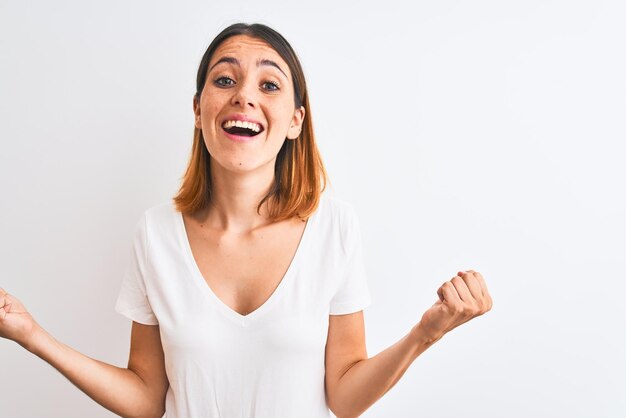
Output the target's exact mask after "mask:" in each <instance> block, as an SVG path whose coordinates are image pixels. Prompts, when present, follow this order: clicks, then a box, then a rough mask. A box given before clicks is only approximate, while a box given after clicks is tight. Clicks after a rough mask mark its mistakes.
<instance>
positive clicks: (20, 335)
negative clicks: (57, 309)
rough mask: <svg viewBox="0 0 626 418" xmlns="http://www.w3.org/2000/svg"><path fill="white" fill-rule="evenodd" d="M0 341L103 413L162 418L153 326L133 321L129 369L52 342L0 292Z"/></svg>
mask: <svg viewBox="0 0 626 418" xmlns="http://www.w3.org/2000/svg"><path fill="white" fill-rule="evenodd" d="M0 337H4V338H8V339H11V340H14V341H15V342H17V343H19V344H20V345H21V346H22V347H24V348H25V349H27V350H28V351H30V352H31V353H33V354H35V355H36V356H38V357H40V358H41V359H43V360H44V361H46V362H48V363H49V364H50V365H51V366H53V367H54V368H55V369H57V370H58V371H59V372H60V373H61V374H63V375H64V376H65V377H66V378H67V379H69V380H70V381H71V382H72V383H73V384H74V385H75V386H76V387H77V388H79V389H80V390H82V391H83V392H84V393H85V394H87V395H88V396H89V397H90V398H92V399H93V400H94V401H96V402H97V403H99V404H100V405H102V406H103V407H104V408H106V409H108V410H110V411H112V412H113V413H115V414H117V415H119V416H121V417H125V418H161V417H162V416H163V414H164V413H165V394H166V392H167V387H168V382H167V376H166V374H165V370H164V360H163V351H162V346H161V340H160V335H159V327H158V326H150V325H142V324H138V323H136V322H133V328H132V332H131V350H130V358H129V364H128V368H121V367H116V366H113V365H110V364H107V363H104V362H101V361H99V360H95V359H92V358H90V357H87V356H85V355H84V354H81V353H79V352H78V351H76V350H74V349H72V348H71V347H68V346H67V345H65V344H63V343H61V342H59V341H57V340H55V339H54V338H53V337H52V336H51V335H50V334H48V332H46V331H45V330H44V329H43V328H42V327H41V326H39V324H37V322H36V321H34V319H32V317H31V316H30V314H29V313H28V312H27V311H26V309H25V308H24V306H23V305H22V304H21V303H20V302H19V300H17V298H15V297H14V296H11V295H9V294H7V293H5V292H4V290H2V289H0Z"/></svg>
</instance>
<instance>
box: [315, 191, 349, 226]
mask: <svg viewBox="0 0 626 418" xmlns="http://www.w3.org/2000/svg"><path fill="white" fill-rule="evenodd" d="M318 210H319V211H320V212H321V214H322V216H323V217H330V218H337V219H339V220H340V222H341V220H343V219H347V218H348V219H349V218H353V217H355V216H356V210H355V206H354V204H353V203H352V202H350V201H348V200H346V199H345V198H343V197H339V196H337V195H335V194H330V193H323V194H322V195H321V196H320V203H319V207H318Z"/></svg>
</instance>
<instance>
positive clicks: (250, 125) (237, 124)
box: [223, 120, 261, 132]
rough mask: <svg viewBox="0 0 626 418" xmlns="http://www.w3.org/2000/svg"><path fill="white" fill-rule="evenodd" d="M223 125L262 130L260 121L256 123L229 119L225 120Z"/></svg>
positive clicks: (225, 126) (255, 130)
mask: <svg viewBox="0 0 626 418" xmlns="http://www.w3.org/2000/svg"><path fill="white" fill-rule="evenodd" d="M223 126H224V128H225V129H228V128H232V127H233V126H235V127H237V128H245V129H250V130H251V131H254V132H261V126H260V125H259V124H258V123H254V122H245V121H240V120H227V121H226V122H224V125H223Z"/></svg>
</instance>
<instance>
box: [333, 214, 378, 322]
mask: <svg viewBox="0 0 626 418" xmlns="http://www.w3.org/2000/svg"><path fill="white" fill-rule="evenodd" d="M341 224H342V227H341V229H342V240H343V246H344V248H345V255H346V258H345V269H344V270H343V274H342V276H341V278H340V285H339V288H338V289H337V292H336V293H335V295H334V296H333V298H332V299H331V301H330V311H329V313H330V315H344V314H349V313H353V312H357V311H360V310H363V309H364V308H366V307H367V306H369V305H370V303H371V296H370V292H369V288H368V284H367V274H366V271H365V264H364V261H363V248H362V243H361V229H360V226H359V220H358V218H357V216H356V213H355V212H354V209H352V207H350V206H348V207H346V208H345V212H344V213H343V214H342V219H341Z"/></svg>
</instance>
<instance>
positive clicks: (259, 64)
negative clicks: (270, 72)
mask: <svg viewBox="0 0 626 418" xmlns="http://www.w3.org/2000/svg"><path fill="white" fill-rule="evenodd" d="M261 65H269V66H270V67H276V68H278V71H280V72H281V73H283V75H284V76H285V78H286V79H289V77H287V74H285V72H284V71H283V70H282V69H281V68H280V67H279V66H278V64H276V63H275V62H274V61H272V60H268V59H262V60H258V61H257V62H256V66H257V67H259V66H261Z"/></svg>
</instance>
